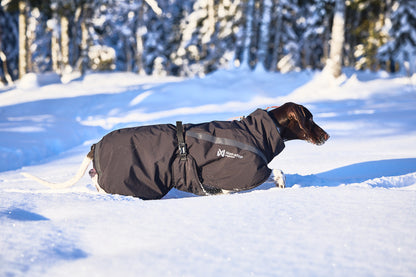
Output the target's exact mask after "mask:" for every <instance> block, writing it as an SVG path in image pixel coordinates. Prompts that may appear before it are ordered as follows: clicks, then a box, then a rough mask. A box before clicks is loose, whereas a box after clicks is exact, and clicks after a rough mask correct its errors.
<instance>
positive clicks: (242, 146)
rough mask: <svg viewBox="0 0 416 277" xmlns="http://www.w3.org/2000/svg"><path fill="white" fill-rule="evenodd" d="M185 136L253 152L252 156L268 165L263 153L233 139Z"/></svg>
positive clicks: (190, 133) (199, 134)
mask: <svg viewBox="0 0 416 277" xmlns="http://www.w3.org/2000/svg"><path fill="white" fill-rule="evenodd" d="M186 135H187V136H189V137H193V138H196V139H201V140H205V141H209V142H212V143H214V144H222V145H228V146H234V147H238V148H240V149H242V150H247V151H250V152H253V153H254V154H256V155H258V156H260V158H262V159H263V160H264V162H265V163H266V164H267V163H268V161H267V159H266V156H264V154H263V152H261V151H260V150H259V149H257V148H256V147H254V146H251V145H248V144H245V143H242V142H239V141H236V140H233V139H228V138H219V137H214V136H211V135H209V134H205V133H195V132H192V131H187V132H186Z"/></svg>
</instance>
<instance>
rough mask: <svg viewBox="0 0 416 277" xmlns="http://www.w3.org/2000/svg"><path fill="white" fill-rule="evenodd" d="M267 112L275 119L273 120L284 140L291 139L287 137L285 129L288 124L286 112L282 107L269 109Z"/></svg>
mask: <svg viewBox="0 0 416 277" xmlns="http://www.w3.org/2000/svg"><path fill="white" fill-rule="evenodd" d="M267 113H268V114H269V116H270V117H271V118H272V119H273V122H274V124H275V125H276V128H277V131H278V132H279V134H280V136H281V138H282V139H283V140H284V141H287V140H289V138H287V137H285V134H286V132H285V131H286V127H287V124H288V118H287V116H286V113H284V112H283V111H282V110H281V109H280V108H276V109H274V110H271V111H268V112H267Z"/></svg>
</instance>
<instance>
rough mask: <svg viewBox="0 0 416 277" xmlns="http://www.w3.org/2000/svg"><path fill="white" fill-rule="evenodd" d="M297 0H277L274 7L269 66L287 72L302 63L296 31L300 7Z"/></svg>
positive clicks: (272, 69)
mask: <svg viewBox="0 0 416 277" xmlns="http://www.w3.org/2000/svg"><path fill="white" fill-rule="evenodd" d="M295 2H296V1H295V0H275V1H274V2H273V7H272V11H273V12H272V18H271V24H270V28H271V31H270V32H269V34H270V40H271V41H273V44H272V46H273V49H272V50H271V51H272V54H271V59H270V64H269V65H268V68H269V69H270V70H271V71H276V70H279V71H283V72H287V71H290V70H293V69H294V68H296V67H298V66H299V65H300V55H299V53H300V51H299V49H298V47H299V46H298V43H299V37H298V35H297V32H296V28H297V23H296V20H297V18H298V13H299V8H298V6H297V4H296V3H295Z"/></svg>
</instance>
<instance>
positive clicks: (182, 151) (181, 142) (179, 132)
mask: <svg viewBox="0 0 416 277" xmlns="http://www.w3.org/2000/svg"><path fill="white" fill-rule="evenodd" d="M176 136H177V137H178V149H179V155H181V161H186V159H187V157H186V156H187V155H188V149H187V147H186V143H185V138H184V134H183V126H182V121H176Z"/></svg>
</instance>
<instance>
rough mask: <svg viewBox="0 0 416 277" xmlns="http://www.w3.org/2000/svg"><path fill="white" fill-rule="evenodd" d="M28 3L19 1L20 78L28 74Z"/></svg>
mask: <svg viewBox="0 0 416 277" xmlns="http://www.w3.org/2000/svg"><path fill="white" fill-rule="evenodd" d="M26 56H27V48H26V1H25V0H20V1H19V78H22V77H23V76H24V75H25V74H26V69H27V64H26Z"/></svg>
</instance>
